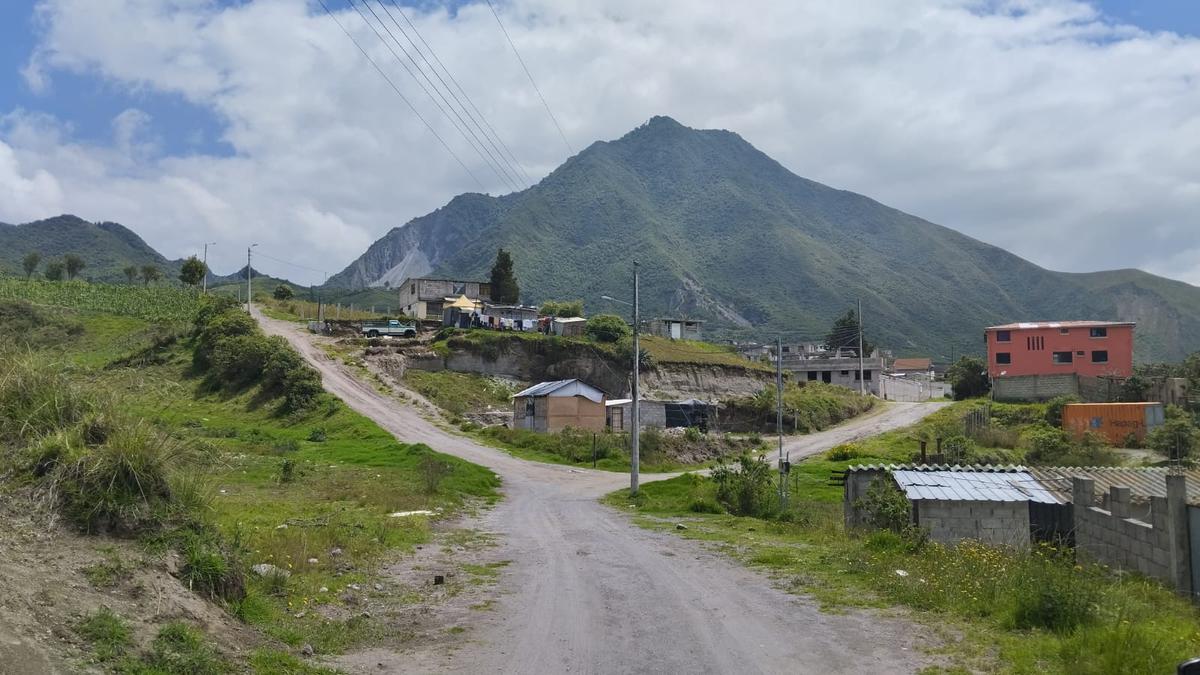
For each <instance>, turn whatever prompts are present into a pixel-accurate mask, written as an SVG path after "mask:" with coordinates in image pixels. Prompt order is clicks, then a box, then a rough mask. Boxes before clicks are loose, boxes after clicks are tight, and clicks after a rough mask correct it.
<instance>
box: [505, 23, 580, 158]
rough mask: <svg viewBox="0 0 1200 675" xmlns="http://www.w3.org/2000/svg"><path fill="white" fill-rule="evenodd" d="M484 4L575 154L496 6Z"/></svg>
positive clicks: (570, 150) (562, 136)
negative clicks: (494, 18) (490, 11)
mask: <svg viewBox="0 0 1200 675" xmlns="http://www.w3.org/2000/svg"><path fill="white" fill-rule="evenodd" d="M484 2H486V3H487V6H488V7H489V8H490V9H491V10H492V16H494V17H496V24H497V25H499V26H500V32H502V33H504V39H505V40H508V46H509V47H512V50H513V54H516V55H517V61H519V62H520V63H521V69H522V70H524V71H525V77H528V78H529V84H531V85H533V90H534V91H535V92H537V95H538V98H539V99H541V101H542V107H544V108H545V109H546V114H547V115H549V116H550V121H551V122H554V128H555V129H558V135H559V137H560V138H562V142H563V145H565V146H567V151H568V152H570V153H571V154H572V155H573V154H575V149H574V148H572V147H571V143H570V142H569V141H568V140H567V135H566V134H564V133H563V130H562V127H561V126H559V124H558V118H556V117H555V116H554V112H553V111H551V110H550V104H549V103H546V97H545V96H542V90H541V89H538V86H537V82H534V81H533V75H532V74H531V73H530V72H529V67H528V66H526V65H525V59H523V58H521V52H520V51H518V50H517V45H515V44H513V41H512V37H510V36H509V34H508V30H507V29H506V28H505V27H504V22H503V21H501V20H500V14H499V13H498V12H496V6H495V5H493V4H492V0H484Z"/></svg>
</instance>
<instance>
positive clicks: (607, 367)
mask: <svg viewBox="0 0 1200 675" xmlns="http://www.w3.org/2000/svg"><path fill="white" fill-rule="evenodd" d="M365 356H366V358H367V359H368V360H369V361H370V362H371V363H372V364H373V365H374V366H376V367H378V368H379V369H381V370H383V371H384V372H386V373H388V374H389V375H391V376H392V377H394V378H397V379H399V378H402V377H403V376H404V373H405V371H406V370H408V369H414V370H428V371H441V370H449V371H453V372H457V373H475V374H479V375H488V376H496V377H503V378H509V379H513V380H519V381H522V382H542V381H546V380H562V379H570V378H577V379H580V380H583V381H585V382H587V383H589V384H591V385H593V386H595V387H599V388H600V389H602V390H604V391H605V392H607V393H608V395H609V396H610V397H611V398H617V397H622V396H627V395H628V393H629V389H630V383H629V374H630V368H629V364H628V363H625V361H624V360H620V359H617V358H616V357H615V356H613V355H611V354H608V353H606V352H604V351H602V350H600V349H598V348H596V347H593V346H591V345H588V344H585V343H577V342H567V341H558V342H556V343H550V342H548V341H544V340H532V339H524V338H521V337H513V338H511V339H507V340H504V339H493V340H489V341H488V342H485V343H476V342H472V341H469V340H461V339H451V340H450V341H448V342H447V343H445V344H444V345H439V348H438V349H433V348H431V347H430V345H428V344H426V343H423V342H414V341H372V342H371V343H370V344H368V345H367V346H366V348H365ZM772 377H773V376H772V375H771V374H770V373H765V372H762V371H759V370H755V369H752V368H738V367H735V366H728V365H716V364H707V365H705V364H692V363H656V364H655V365H653V366H652V367H650V368H648V369H646V370H645V371H644V372H643V373H642V389H643V391H644V392H646V396H649V397H652V398H656V399H662V400H682V399H688V398H699V399H705V400H712V399H723V398H729V397H734V396H748V395H751V394H754V393H756V392H758V391H759V390H761V389H762V388H763V387H767V386H771V385H772V383H773V382H774V380H773V379H772Z"/></svg>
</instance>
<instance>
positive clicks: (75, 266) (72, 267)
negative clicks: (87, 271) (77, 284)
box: [63, 253, 87, 279]
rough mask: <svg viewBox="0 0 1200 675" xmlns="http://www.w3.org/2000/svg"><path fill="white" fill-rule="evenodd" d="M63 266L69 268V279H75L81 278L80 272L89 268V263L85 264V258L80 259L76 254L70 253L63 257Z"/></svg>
mask: <svg viewBox="0 0 1200 675" xmlns="http://www.w3.org/2000/svg"><path fill="white" fill-rule="evenodd" d="M63 266H64V267H66V268H67V278H68V279H74V278H75V277H77V276H79V272H80V271H81V270H83V268H84V267H87V263H85V262H83V258H80V257H79V256H77V255H75V254H74V253H68V254H66V255H65V256H63Z"/></svg>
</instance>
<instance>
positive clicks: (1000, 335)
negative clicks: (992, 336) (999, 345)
mask: <svg viewBox="0 0 1200 675" xmlns="http://www.w3.org/2000/svg"><path fill="white" fill-rule="evenodd" d="M996 342H1012V331H1007V330H998V331H996Z"/></svg>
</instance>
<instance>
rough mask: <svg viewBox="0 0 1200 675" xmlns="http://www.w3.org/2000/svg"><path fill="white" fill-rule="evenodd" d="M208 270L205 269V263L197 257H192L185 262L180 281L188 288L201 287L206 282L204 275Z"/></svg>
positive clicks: (180, 269) (181, 269) (180, 270)
mask: <svg viewBox="0 0 1200 675" xmlns="http://www.w3.org/2000/svg"><path fill="white" fill-rule="evenodd" d="M207 271H208V270H207V269H206V268H205V267H204V263H203V262H201V261H200V259H199V258H197V257H196V256H191V257H189V258H188V259H187V260H184V261H183V267H181V268H179V280H180V281H182V282H183V283H185V284H187V285H188V286H199V285H200V282H201V281H203V280H204V273H205V272H207Z"/></svg>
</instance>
